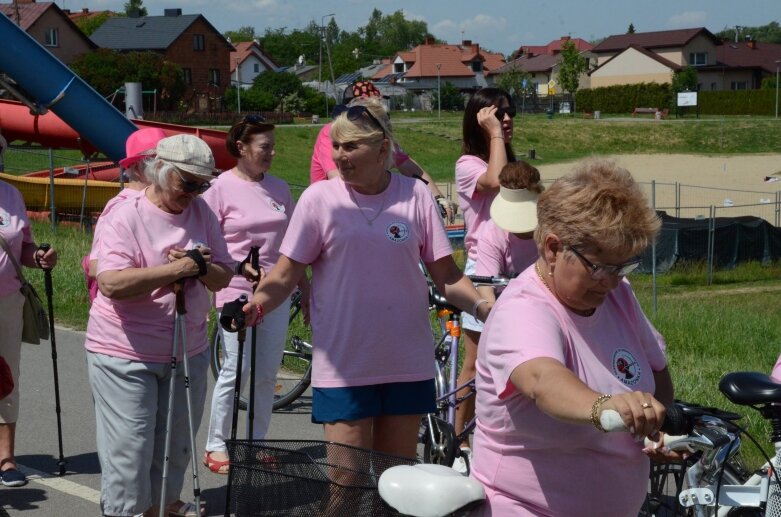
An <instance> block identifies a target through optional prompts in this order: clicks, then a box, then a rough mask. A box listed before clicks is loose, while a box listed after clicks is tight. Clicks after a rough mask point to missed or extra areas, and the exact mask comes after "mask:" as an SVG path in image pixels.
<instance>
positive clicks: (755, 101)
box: [697, 90, 776, 116]
mask: <svg viewBox="0 0 781 517" xmlns="http://www.w3.org/2000/svg"><path fill="white" fill-rule="evenodd" d="M697 103H698V104H699V105H700V114H702V115H765V116H770V115H773V113H774V112H775V106H776V92H775V90H729V91H721V92H700V93H699V94H698V95H697Z"/></svg>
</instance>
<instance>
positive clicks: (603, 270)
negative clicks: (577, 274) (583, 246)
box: [568, 246, 641, 280]
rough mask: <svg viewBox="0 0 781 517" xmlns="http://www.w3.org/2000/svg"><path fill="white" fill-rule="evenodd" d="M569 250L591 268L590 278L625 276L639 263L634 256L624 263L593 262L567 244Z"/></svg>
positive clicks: (638, 259)
mask: <svg viewBox="0 0 781 517" xmlns="http://www.w3.org/2000/svg"><path fill="white" fill-rule="evenodd" d="M568 248H569V249H570V250H572V253H574V254H575V255H576V256H577V257H578V258H579V259H580V260H582V261H583V262H584V263H585V264H586V266H587V267H588V268H589V269H590V270H591V278H593V279H594V280H601V279H604V278H606V277H609V276H618V277H625V276H626V275H628V274H629V273H631V272H632V271H634V270H635V269H637V267H638V266H639V265H640V262H641V261H640V258H639V257H638V258H634V259H632V260H630V261H629V262H625V263H624V264H619V265H617V266H610V265H607V264H594V263H593V262H591V261H590V260H589V259H587V258H586V257H584V256H583V254H582V253H581V252H579V251H578V250H576V249H575V248H573V247H572V246H568Z"/></svg>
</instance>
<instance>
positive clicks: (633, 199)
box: [534, 159, 661, 256]
mask: <svg viewBox="0 0 781 517" xmlns="http://www.w3.org/2000/svg"><path fill="white" fill-rule="evenodd" d="M537 219H538V225H537V230H536V231H535V232H534V240H535V241H536V242H537V248H538V249H539V251H540V255H543V253H544V249H543V246H544V239H545V236H546V235H548V234H551V233H552V234H555V235H556V236H558V237H559V239H561V241H562V242H563V243H564V245H566V246H575V247H579V248H583V249H585V250H589V251H592V252H608V253H616V254H619V255H625V256H633V255H638V254H640V253H641V252H642V251H643V250H645V249H646V248H647V247H648V246H649V245H650V244H651V243H652V242H653V241H654V239H655V238H656V236H657V235H658V233H659V229H660V227H661V222H660V221H659V218H658V217H657V215H656V212H654V210H653V209H652V208H651V206H650V205H649V204H648V200H647V199H646V197H645V195H643V192H642V190H641V189H640V186H639V185H638V184H637V183H636V182H635V180H634V179H632V175H631V174H630V173H629V171H627V170H626V169H624V168H622V167H619V166H618V165H617V164H616V163H615V162H613V161H610V160H604V159H588V160H585V161H583V162H581V163H580V164H579V165H578V166H577V167H576V168H575V170H573V171H572V173H570V174H568V175H567V176H564V177H561V178H559V179H557V180H556V181H555V182H554V183H553V185H551V186H550V187H549V188H548V189H547V190H545V192H543V193H542V194H541V195H540V198H539V199H538V201H537Z"/></svg>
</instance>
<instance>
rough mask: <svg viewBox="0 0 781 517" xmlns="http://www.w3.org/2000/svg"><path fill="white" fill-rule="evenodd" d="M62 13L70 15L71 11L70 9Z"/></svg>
mask: <svg viewBox="0 0 781 517" xmlns="http://www.w3.org/2000/svg"><path fill="white" fill-rule="evenodd" d="M62 12H64V13H65V14H70V13H71V10H70V9H63V10H62Z"/></svg>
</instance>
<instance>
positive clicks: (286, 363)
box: [209, 291, 312, 411]
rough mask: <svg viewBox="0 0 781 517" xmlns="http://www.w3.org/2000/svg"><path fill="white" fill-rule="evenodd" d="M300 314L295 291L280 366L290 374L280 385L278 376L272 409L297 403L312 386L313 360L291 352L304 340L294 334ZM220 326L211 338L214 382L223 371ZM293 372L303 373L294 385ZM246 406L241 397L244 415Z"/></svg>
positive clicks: (299, 353) (299, 296)
mask: <svg viewBox="0 0 781 517" xmlns="http://www.w3.org/2000/svg"><path fill="white" fill-rule="evenodd" d="M300 312H301V293H300V292H299V291H296V292H294V293H293V295H291V300H290V317H289V320H288V327H289V328H288V337H287V340H286V342H285V351H284V352H283V355H282V361H281V363H280V370H279V371H282V372H287V375H286V377H287V378H285V379H284V382H280V373H279V371H278V372H277V382H276V384H275V388H274V404H273V409H275V410H276V409H279V408H282V407H285V406H287V405H288V404H290V403H291V402H293V401H294V400H296V399H297V398H298V397H300V396H301V394H302V393H304V392H305V391H306V389H307V388H308V387H309V385H310V384H311V382H312V365H311V356H310V355H309V354H308V353H302V352H297V351H295V349H294V348H292V345H291V343H292V342H293V340H294V339H302V338H301V337H299V336H298V335H297V333H295V332H293V330H295V326H294V324H293V323H294V322H295V321H296V318H297V317H298V316H299V314H300ZM218 325H219V323H217V325H215V326H214V328H213V329H212V333H211V336H210V338H209V349H210V361H209V362H210V366H211V371H212V375H213V376H214V378H215V379H217V378H218V377H219V375H220V370H221V369H222V353H223V350H222V333H221V332H220V331H219V327H218ZM291 358H292V359H294V360H295V361H296V367H295V368H293V367H292V365H291ZM292 371H301V372H302V373H301V375H300V378H299V379H298V380H297V381H296V382H293V383H292V384H291V383H290V382H289V381H290V379H292V374H291V373H290V372H292ZM247 404H248V400H247V397H245V396H243V395H242V396H241V397H240V398H239V409H240V410H241V411H246V410H247V407H248V406H247Z"/></svg>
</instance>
